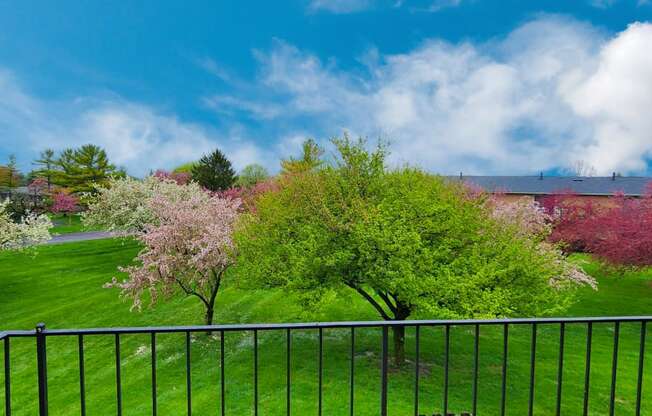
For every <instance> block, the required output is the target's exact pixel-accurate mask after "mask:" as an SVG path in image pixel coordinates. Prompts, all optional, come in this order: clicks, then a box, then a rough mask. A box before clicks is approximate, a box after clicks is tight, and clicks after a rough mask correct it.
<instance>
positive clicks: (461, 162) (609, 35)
mask: <svg viewBox="0 0 652 416" xmlns="http://www.w3.org/2000/svg"><path fill="white" fill-rule="evenodd" d="M183 3H186V4H183ZM651 21H652V4H650V1H646V0H574V1H568V0H559V1H553V0H548V1H534V0H532V1H522V0H520V1H519V0H402V1H401V0H288V1H262V0H261V1H226V0H223V1H219V2H215V1H206V2H201V1H193V2H178V1H174V2H173V1H163V0H159V1H156V2H153V1H147V2H145V1H141V2H136V1H133V2H111V3H109V2H100V1H92V2H91V1H89V2H74V1H58V2H45V1H40V2H36V1H21V2H18V1H13V2H9V1H2V0H0V27H1V28H2V30H0V163H2V162H4V161H5V160H6V159H7V157H8V155H9V154H12V153H13V154H16V156H17V157H18V161H19V164H20V166H21V168H22V169H24V170H28V169H30V168H31V164H30V162H31V160H33V159H34V158H35V157H36V156H37V155H38V152H39V151H40V150H42V149H44V148H45V147H53V148H55V149H62V148H65V147H68V146H77V145H80V144H83V143H87V142H92V143H97V144H100V145H102V146H103V147H105V148H106V149H107V151H108V152H109V155H110V157H111V158H112V160H114V161H115V162H116V163H118V164H120V165H122V166H125V167H126V168H127V169H128V171H129V172H130V173H131V174H134V175H143V174H145V173H146V172H147V171H148V170H150V169H156V168H168V169H169V168H172V167H174V166H176V165H177V164H180V163H183V162H186V161H190V160H194V159H196V158H198V157H199V156H201V154H202V153H205V152H208V151H210V150H211V149H212V148H215V147H219V148H221V149H222V150H223V151H225V153H226V154H227V155H228V156H229V157H230V158H231V159H232V161H233V162H234V164H235V165H236V167H238V168H241V167H243V166H244V165H246V164H248V163H254V162H255V163H261V164H263V165H265V166H267V167H268V168H269V169H270V170H271V171H275V170H277V169H278V161H279V158H281V157H285V156H288V155H292V154H296V152H297V151H298V148H299V145H300V143H301V141H302V140H303V139H304V138H305V137H314V138H316V139H317V140H319V141H321V142H323V143H325V144H326V143H327V141H328V138H330V137H333V136H336V135H341V134H342V133H343V132H344V131H347V132H349V133H350V134H351V135H353V136H358V135H360V136H365V137H368V138H369V139H370V140H371V141H374V140H376V139H377V138H383V139H385V140H389V141H390V142H391V146H392V159H391V161H392V163H394V164H403V163H410V164H416V165H420V166H422V167H424V168H426V169H428V170H430V171H433V172H439V173H456V172H459V171H464V172H467V173H469V174H534V173H538V172H539V171H546V172H551V171H559V170H561V169H563V168H565V167H568V166H571V165H573V164H575V163H576V162H577V161H578V160H581V161H583V162H584V163H585V164H586V165H590V166H593V167H594V168H595V170H596V171H597V172H598V173H600V174H608V173H610V172H612V171H619V172H622V173H625V174H648V173H650V163H649V159H650V157H651V156H652V117H650V115H649V113H650V111H649V109H650V108H652V24H650V23H648V22H651Z"/></svg>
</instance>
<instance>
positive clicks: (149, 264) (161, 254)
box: [107, 188, 240, 325]
mask: <svg viewBox="0 0 652 416" xmlns="http://www.w3.org/2000/svg"><path fill="white" fill-rule="evenodd" d="M192 189H195V191H194V192H193V193H192V195H190V196H189V197H188V198H185V199H179V200H171V199H169V198H167V197H166V196H163V195H161V196H155V197H154V198H152V199H151V200H150V201H149V202H148V205H147V209H148V210H151V213H152V214H153V215H154V216H155V217H156V221H155V223H154V224H151V225H147V226H146V227H145V231H146V232H144V233H141V234H139V239H140V241H141V242H142V243H143V245H144V246H145V248H144V249H143V250H142V251H141V252H140V253H139V255H138V257H137V258H136V260H137V262H138V264H139V265H138V266H130V267H124V268H121V269H120V270H121V271H124V272H127V273H128V274H129V278H128V279H126V280H124V281H122V282H118V281H117V280H116V279H115V278H114V279H113V282H112V283H110V284H108V285H107V286H110V287H119V288H121V289H122V294H123V295H124V296H128V297H131V298H133V300H134V307H136V308H140V307H141V303H142V301H141V299H142V296H143V294H144V293H145V292H149V293H150V295H151V300H152V302H156V301H157V300H158V299H159V298H161V297H168V296H171V295H173V294H174V293H178V292H182V293H183V294H185V295H188V296H195V297H197V298H198V299H199V300H201V302H202V304H203V305H204V309H205V323H206V324H207V325H211V324H212V323H213V314H214V311H215V299H216V297H217V294H218V291H219V289H220V286H221V284H222V281H223V279H224V275H225V273H226V271H227V269H228V268H229V267H230V266H231V265H232V264H233V263H234V256H233V251H234V248H233V243H232V240H231V234H232V230H233V226H234V222H235V220H236V219H237V217H238V210H239V207H240V200H238V199H230V198H220V197H218V196H212V195H211V194H209V193H207V192H204V191H201V190H199V189H198V188H192Z"/></svg>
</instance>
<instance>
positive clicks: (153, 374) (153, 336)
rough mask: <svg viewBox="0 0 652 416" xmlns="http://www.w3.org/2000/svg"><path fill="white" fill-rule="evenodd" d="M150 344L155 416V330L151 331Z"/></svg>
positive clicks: (156, 406) (153, 413)
mask: <svg viewBox="0 0 652 416" xmlns="http://www.w3.org/2000/svg"><path fill="white" fill-rule="evenodd" d="M150 344H151V348H152V357H151V358H152V415H153V416H156V413H157V411H158V405H157V397H156V393H157V388H156V332H152V333H151V339H150Z"/></svg>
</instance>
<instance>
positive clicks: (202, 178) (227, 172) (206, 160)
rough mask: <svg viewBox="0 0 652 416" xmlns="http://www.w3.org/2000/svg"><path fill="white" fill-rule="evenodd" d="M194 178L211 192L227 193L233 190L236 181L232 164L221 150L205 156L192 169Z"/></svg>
mask: <svg viewBox="0 0 652 416" xmlns="http://www.w3.org/2000/svg"><path fill="white" fill-rule="evenodd" d="M192 178H193V180H195V181H197V182H198V183H199V184H200V185H201V186H203V187H204V188H206V189H209V190H211V191H225V190H227V189H229V188H231V187H232V186H233V184H234V183H235V180H236V176H235V171H234V170H233V166H231V162H230V161H229V159H227V158H226V156H224V154H223V153H222V152H220V150H219V149H215V151H214V152H213V153H211V154H209V155H204V156H203V157H202V158H201V159H200V160H199V162H197V164H195V165H194V166H193V167H192Z"/></svg>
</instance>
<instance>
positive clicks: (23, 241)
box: [0, 200, 52, 251]
mask: <svg viewBox="0 0 652 416" xmlns="http://www.w3.org/2000/svg"><path fill="white" fill-rule="evenodd" d="M8 204H9V201H8V200H7V201H4V202H2V201H0V251H2V250H20V249H23V248H26V247H29V246H33V245H36V244H41V243H44V242H46V241H47V240H49V239H50V238H51V237H50V232H49V229H50V228H51V227H52V222H51V221H50V219H49V218H48V217H47V216H45V215H36V214H34V213H27V215H25V216H24V217H23V218H22V219H21V220H20V221H19V222H14V221H12V219H11V217H10V215H9V212H8V211H7V205H8Z"/></svg>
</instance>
